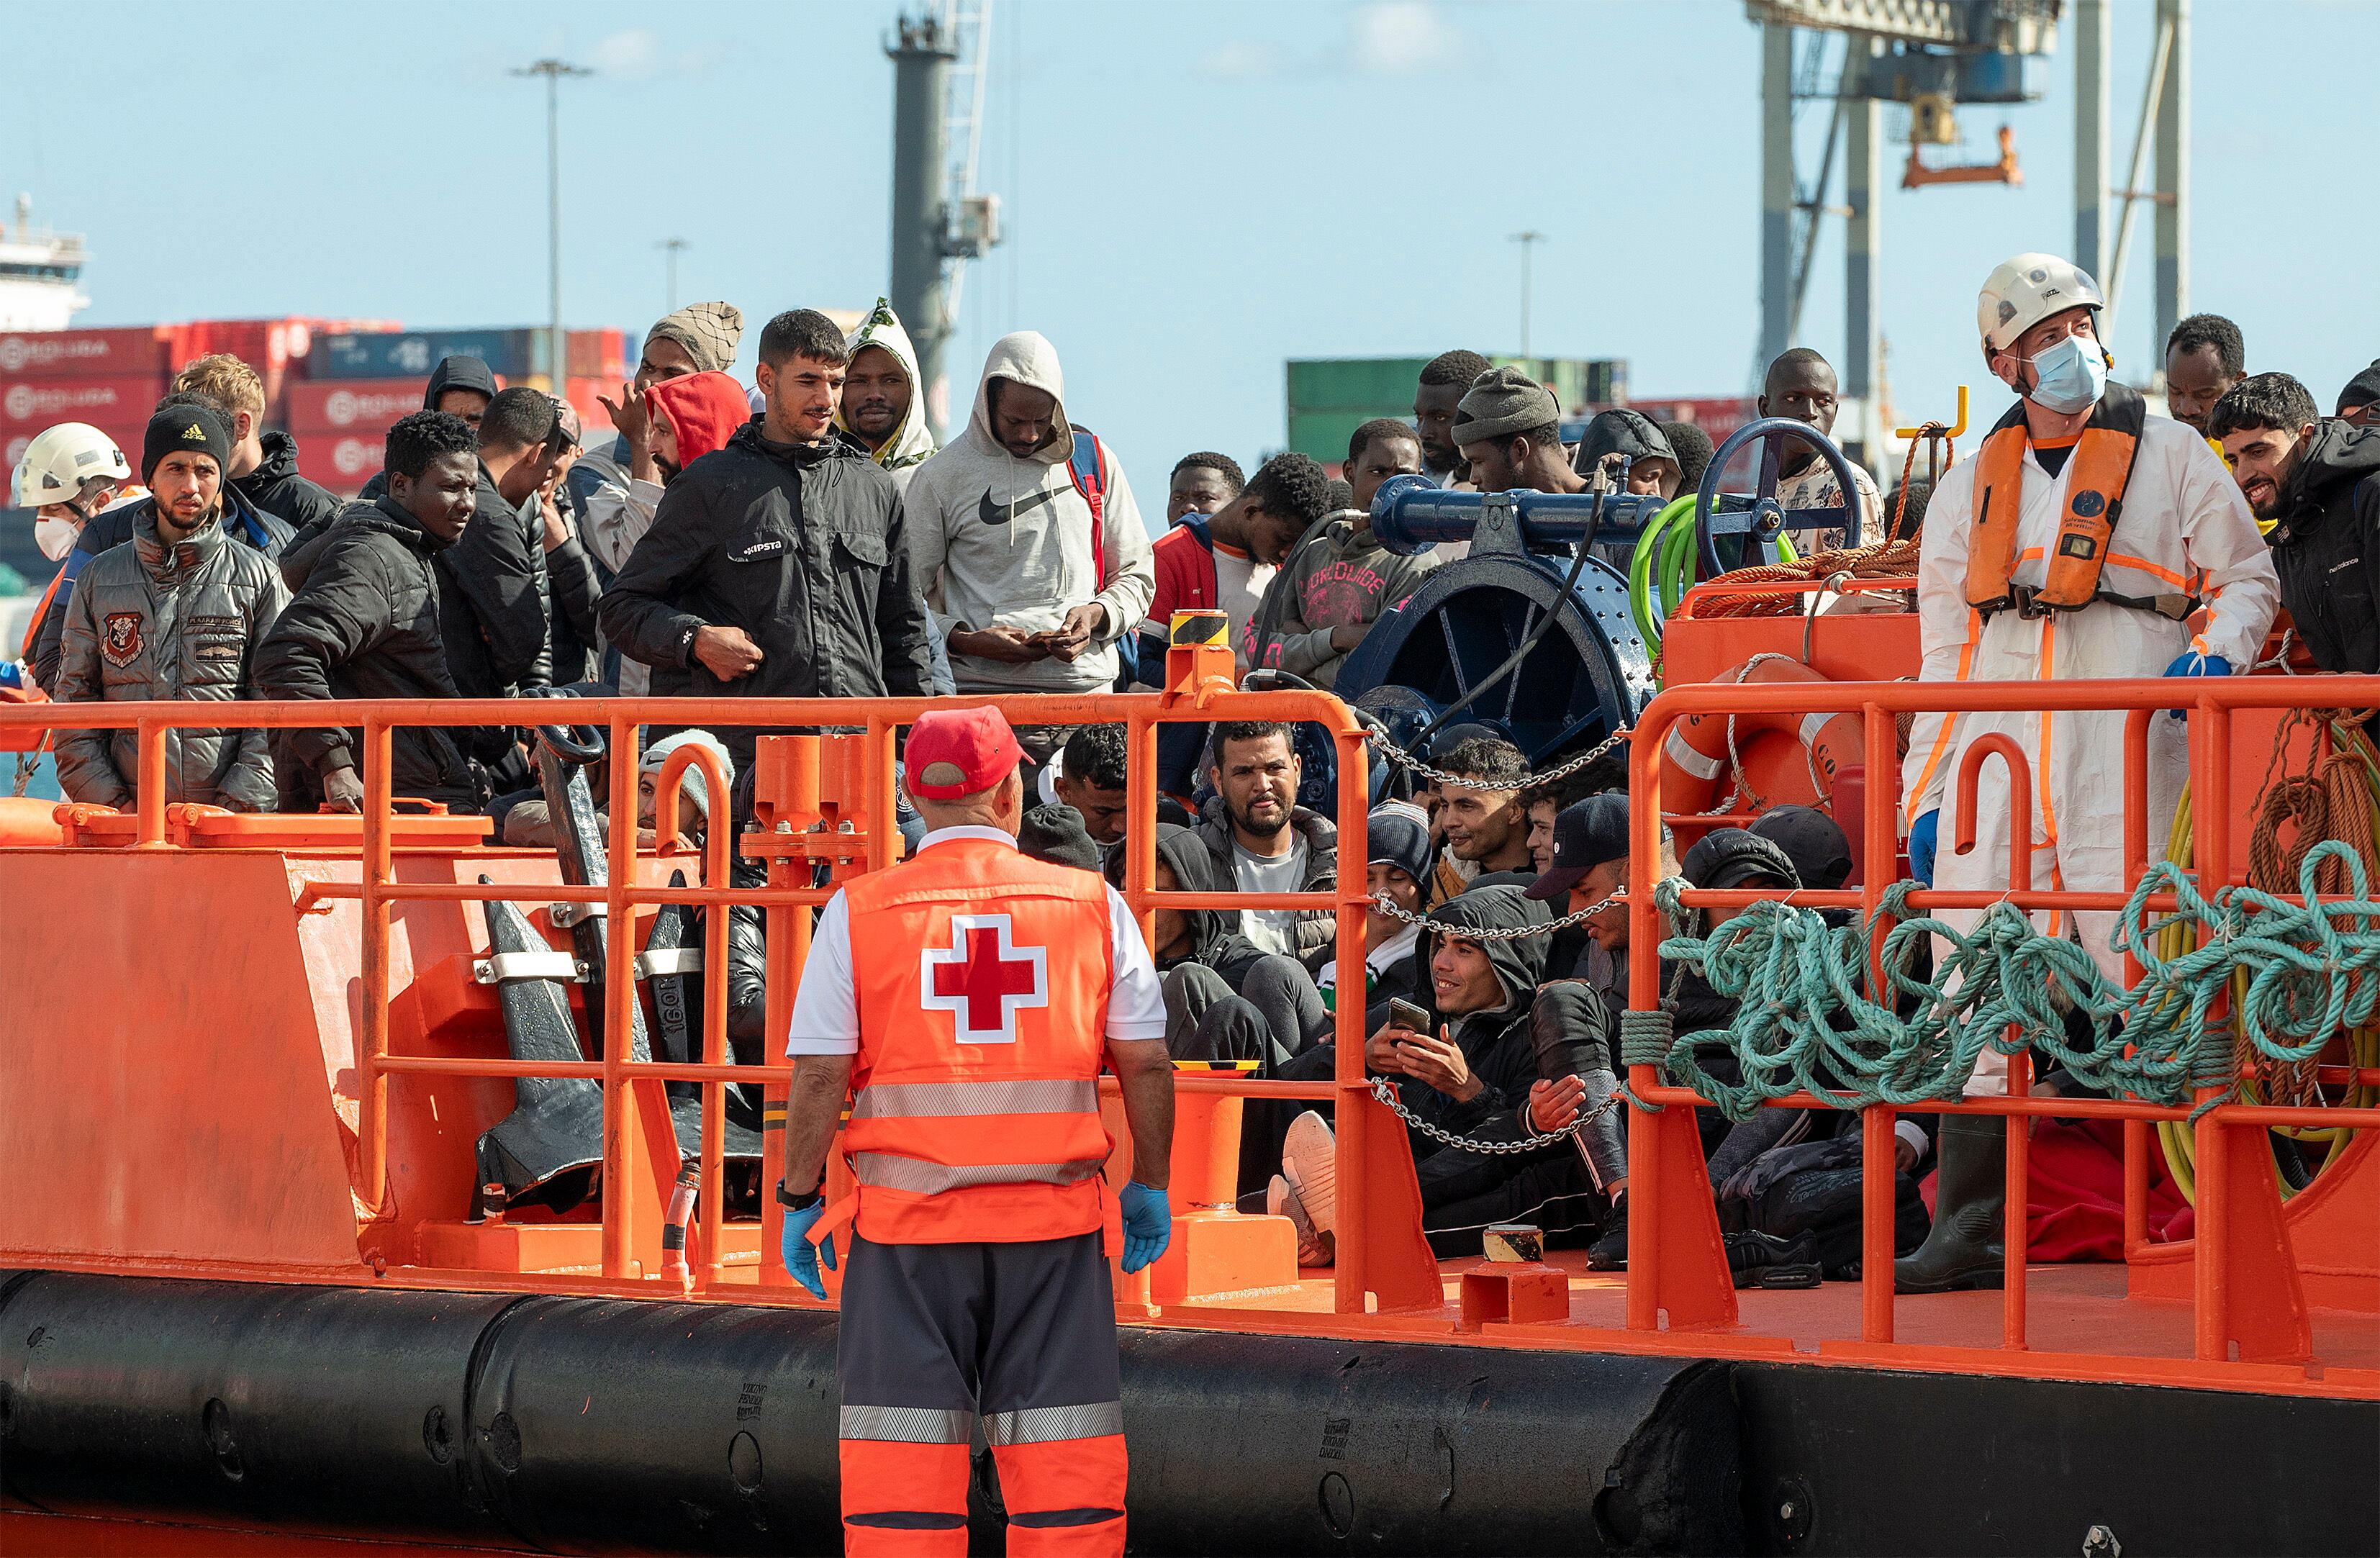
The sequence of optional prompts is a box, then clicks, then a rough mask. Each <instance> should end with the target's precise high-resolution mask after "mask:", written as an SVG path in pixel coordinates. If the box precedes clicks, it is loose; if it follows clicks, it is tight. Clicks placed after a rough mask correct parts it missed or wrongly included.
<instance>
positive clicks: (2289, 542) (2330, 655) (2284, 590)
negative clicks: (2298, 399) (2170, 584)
mask: <svg viewBox="0 0 2380 1558" xmlns="http://www.w3.org/2000/svg"><path fill="white" fill-rule="evenodd" d="M2268 539H2269V540H2270V541H2271V542H2272V545H2273V567H2274V569H2275V571H2276V572H2277V573H2278V574H2279V575H2280V576H2281V604H2282V605H2284V606H2287V607H2288V608H2289V617H2290V619H2291V620H2292V621H2294V622H2295V623H2296V624H2297V629H2298V636H2299V637H2300V638H2301V639H2304V640H2305V642H2306V648H2307V649H2308V650H2309V651H2312V652H2313V659H2314V663H2315V664H2317V665H2319V666H2321V667H2322V668H2323V669H2324V670H2325V671H2350V672H2359V673H2362V674H2364V675H2367V676H2368V675H2370V674H2371V673H2373V672H2374V671H2380V428H2368V427H2367V428H2359V427H2356V426H2355V425H2353V424H2352V423H2350V422H2342V421H2338V420H2330V419H2325V420H2323V421H2320V422H2317V423H2315V424H2314V430H2313V435H2312V436H2311V437H2310V438H2308V439H2307V440H2306V444H2305V447H2304V448H2303V449H2302V450H2301V451H2299V454H2298V463H2297V469H2294V470H2292V471H2290V472H2289V480H2288V481H2287V482H2285V483H2284V484H2283V485H2282V487H2281V496H2280V518H2279V523H2277V524H2276V525H2275V526H2274V527H2273V530H2272V534H2271V536H2270V537H2269V538H2268Z"/></svg>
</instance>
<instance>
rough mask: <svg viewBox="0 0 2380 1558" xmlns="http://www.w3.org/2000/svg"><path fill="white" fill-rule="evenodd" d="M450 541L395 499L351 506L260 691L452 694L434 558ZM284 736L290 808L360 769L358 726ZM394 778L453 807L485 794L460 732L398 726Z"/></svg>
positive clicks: (262, 660) (317, 563) (331, 535)
mask: <svg viewBox="0 0 2380 1558" xmlns="http://www.w3.org/2000/svg"><path fill="white" fill-rule="evenodd" d="M467 529H468V528H467ZM445 549H446V543H445V542H442V541H439V540H438V539H437V538H436V537H434V536H431V534H429V533H428V532H427V531H425V530H423V529H422V528H421V524H420V521H419V520H417V519H415V518H414V517H413V516H412V515H410V514H407V512H406V511H405V510H404V509H402V508H400V507H398V506H397V505H396V503H395V500H394V499H390V498H383V499H381V500H380V501H379V502H377V503H369V504H363V503H359V504H356V505H352V506H350V507H349V508H348V510H347V512H346V515H345V516H344V517H342V518H341V519H340V521H339V523H338V524H336V525H334V526H333V527H332V528H331V529H329V530H328V531H327V532H325V534H324V536H323V538H322V545H321V546H320V548H319V549H318V550H317V551H316V552H315V554H314V556H313V558H312V564H311V566H310V568H309V569H308V570H307V573H306V582H305V584H304V585H303V587H301V588H300V589H299V590H297V593H296V594H295V595H294V596H293V597H291V599H290V602H289V604H288V605H287V606H286V607H285V608H283V610H282V613H281V616H280V619H279V620H278V621H277V622H275V623H274V624H273V631H272V632H271V633H270V634H268V635H267V636H266V637H265V639H264V642H263V644H262V645H261V647H260V648H259V649H258V651H257V654H256V670H255V676H256V683H257V696H259V697H260V698H268V699H273V698H322V699H332V698H341V699H345V698H452V697H454V696H455V678H454V675H453V673H451V672H450V671H449V670H448V669H447V666H446V646H445V643H444V641H443V638H442V637H441V634H440V631H439V618H440V615H441V613H440V610H439V598H438V593H439V580H438V569H437V567H436V566H435V564H434V561H433V559H434V558H435V557H436V556H437V555H438V554H440V553H441V552H443V551H444V550H445ZM280 734H281V739H280V741H279V742H278V743H277V745H276V747H275V755H276V757H277V758H278V759H280V760H281V761H279V762H278V764H277V766H278V767H279V768H280V770H281V774H282V789H283V796H282V803H283V806H284V807H285V809H287V808H291V807H293V805H294V806H295V807H297V808H298V809H309V810H310V809H312V803H313V800H314V799H316V798H319V797H320V796H321V793H322V778H323V776H324V775H326V774H329V773H333V772H334V771H336V770H337V769H340V768H343V767H352V768H354V769H355V770H356V772H357V773H358V774H359V775H360V774H361V773H362V772H363V759H362V741H361V738H360V735H359V733H358V732H357V731H354V730H340V729H328V730H292V731H286V732H283V733H280ZM391 777H392V780H393V787H394V790H395V794H397V795H399V796H418V797H423V798H425V799H429V800H435V801H443V802H444V803H445V804H446V805H447V806H448V807H449V808H450V809H455V810H460V811H476V810H478V809H479V808H480V803H481V802H482V800H483V799H484V797H483V796H482V795H481V793H480V779H479V775H478V773H477V772H476V771H475V769H474V768H473V766H472V764H471V763H470V761H468V759H467V758H466V757H465V755H464V751H463V749H462V747H461V746H460V745H459V744H458V741H457V736H456V733H455V732H453V731H449V730H445V729H441V728H437V727H431V726H399V727H398V728H397V730H396V733H395V741H394V755H393V767H392V774H391Z"/></svg>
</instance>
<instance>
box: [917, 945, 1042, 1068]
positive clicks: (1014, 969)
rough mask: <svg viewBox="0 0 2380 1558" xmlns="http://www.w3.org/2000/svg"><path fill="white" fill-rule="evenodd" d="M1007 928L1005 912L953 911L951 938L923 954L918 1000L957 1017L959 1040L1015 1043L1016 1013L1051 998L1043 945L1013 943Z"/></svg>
mask: <svg viewBox="0 0 2380 1558" xmlns="http://www.w3.org/2000/svg"><path fill="white" fill-rule="evenodd" d="M1008 932H1009V921H1008V916H1006V915H1004V914H954V915H953V916H951V944H950V945H949V946H948V947H947V948H944V947H930V946H929V947H928V948H927V949H926V950H925V952H924V954H923V955H922V957H921V959H920V963H919V968H918V978H917V988H918V992H919V998H920V1001H921V1004H923V1005H924V1006H925V1008H926V1009H927V1010H928V1011H929V1012H949V1013H951V1014H952V1015H953V1016H954V1017H956V1018H957V1019H958V1041H959V1042H960V1043H962V1044H1014V1043H1015V1042H1016V1014H1017V1013H1018V1012H1019V1011H1022V1010H1023V1009H1024V1008H1026V1007H1027V1006H1047V1005H1048V1004H1050V956H1049V952H1048V949H1046V948H1043V947H1038V946H1013V945H1011V944H1010V943H1009V939H1008Z"/></svg>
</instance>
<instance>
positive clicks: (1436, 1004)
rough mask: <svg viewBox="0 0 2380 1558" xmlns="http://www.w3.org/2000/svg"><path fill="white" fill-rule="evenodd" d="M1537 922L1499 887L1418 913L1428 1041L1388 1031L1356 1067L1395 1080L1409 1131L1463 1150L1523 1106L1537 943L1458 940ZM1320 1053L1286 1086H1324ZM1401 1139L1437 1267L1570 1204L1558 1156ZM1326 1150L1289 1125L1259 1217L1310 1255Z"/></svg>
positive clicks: (1318, 1240) (1540, 918)
mask: <svg viewBox="0 0 2380 1558" xmlns="http://www.w3.org/2000/svg"><path fill="white" fill-rule="evenodd" d="M1547 918H1548V917H1547V914H1546V909H1545V906H1544V905H1542V904H1540V903H1538V902H1536V901H1535V900H1534V899H1531V898H1529V897H1528V896H1526V895H1524V893H1523V892H1522V890H1521V889H1520V887H1518V886H1515V885H1509V884H1500V885H1492V886H1480V887H1474V888H1473V889H1471V890H1470V891H1469V892H1467V893H1464V894H1463V895H1461V896H1460V897H1457V898H1455V899H1454V900H1452V901H1451V902H1450V903H1447V904H1444V905H1442V906H1440V907H1439V908H1438V909H1436V910H1435V911H1433V913H1432V914H1431V916H1430V919H1431V921H1432V923H1433V924H1435V925H1439V926H1444V927H1446V928H1447V929H1444V930H1439V931H1431V932H1429V933H1428V936H1427V943H1428V951H1427V967H1428V969H1429V980H1430V997H1431V998H1430V1004H1431V1007H1432V1009H1433V1010H1434V1011H1435V1013H1436V1017H1437V1020H1436V1021H1435V1022H1434V1023H1433V1025H1432V1026H1433V1029H1434V1031H1432V1032H1428V1033H1419V1032H1415V1031H1414V1030H1413V1029H1408V1028H1403V1027H1399V1026H1395V1025H1390V1026H1387V1027H1383V1028H1381V1029H1378V1030H1377V1031H1375V1032H1374V1033H1373V1034H1372V1036H1371V1038H1370V1039H1369V1040H1367V1041H1366V1042H1365V1045H1364V1064H1365V1068H1366V1070H1367V1071H1369V1072H1371V1073H1373V1074H1374V1075H1378V1076H1385V1077H1393V1078H1395V1080H1396V1086H1397V1092H1398V1095H1399V1102H1400V1103H1401V1104H1402V1106H1403V1109H1404V1111H1405V1113H1406V1114H1409V1115H1410V1116H1412V1118H1413V1120H1414V1121H1416V1122H1426V1123H1427V1124H1429V1125H1431V1126H1437V1127H1438V1128H1439V1129H1440V1130H1443V1131H1448V1132H1451V1133H1452V1134H1454V1135H1457V1136H1463V1137H1473V1138H1476V1137H1478V1136H1479V1135H1480V1134H1481V1133H1482V1132H1483V1131H1487V1132H1492V1131H1494V1130H1496V1129H1497V1128H1498V1125H1499V1118H1500V1117H1504V1118H1507V1119H1509V1118H1510V1117H1511V1116H1512V1115H1513V1114H1515V1113H1516V1112H1517V1111H1518V1110H1520V1109H1521V1108H1522V1107H1523V1106H1524V1104H1526V1103H1527V1102H1529V1099H1530V1095H1531V1092H1532V1090H1533V1085H1534V1084H1535V1083H1536V1080H1537V1065H1536V1048H1535V1044H1534V1041H1533V1040H1532V1038H1531V1035H1530V1027H1531V1022H1530V1009H1531V1006H1532V1004H1533V1003H1534V1002H1535V1000H1536V993H1537V981H1538V980H1539V979H1540V978H1541V977H1542V976H1543V974H1544V971H1545V957H1546V938H1545V937H1544V936H1542V935H1530V936H1512V937H1495V938H1485V937H1482V938H1477V939H1475V938H1473V937H1471V936H1467V935H1465V934H1463V931H1466V930H1476V931H1489V930H1517V929H1520V928H1522V927H1524V926H1533V925H1543V924H1544V923H1545V922H1546V919H1547ZM1332 1049H1333V1046H1331V1045H1328V1044H1318V1045H1316V1046H1315V1047H1314V1048H1313V1049H1311V1050H1308V1051H1307V1052H1306V1053H1305V1055H1303V1056H1301V1057H1299V1059H1298V1061H1297V1062H1296V1063H1294V1064H1293V1065H1292V1066H1291V1067H1289V1068H1288V1072H1287V1073H1286V1074H1289V1075H1294V1076H1297V1077H1307V1076H1314V1077H1324V1076H1328V1075H1330V1068H1331V1065H1332V1064H1333V1061H1332V1059H1331V1056H1330V1052H1331V1051H1332ZM1540 1090H1541V1089H1540ZM1407 1131H1408V1136H1409V1138H1410V1140H1411V1142H1412V1144H1413V1149H1414V1165H1415V1171H1416V1172H1417V1174H1418V1175H1419V1176H1420V1180H1421V1205H1422V1227H1423V1228H1424V1229H1425V1230H1426V1231H1427V1233H1428V1235H1429V1241H1430V1248H1432V1249H1434V1250H1436V1251H1437V1252H1438V1253H1439V1256H1441V1257H1447V1256H1454V1255H1463V1254H1476V1253H1477V1252H1478V1250H1479V1247H1480V1234H1481V1232H1482V1231H1483V1230H1484V1229H1486V1228H1487V1227H1488V1225H1489V1224H1491V1223H1506V1222H1512V1221H1514V1220H1516V1219H1518V1220H1521V1221H1535V1220H1536V1215H1538V1214H1539V1211H1540V1209H1541V1208H1542V1207H1544V1206H1545V1205H1546V1204H1547V1203H1548V1202H1549V1201H1552V1200H1554V1199H1558V1198H1563V1197H1568V1196H1574V1195H1576V1194H1578V1192H1577V1191H1576V1190H1575V1189H1574V1188H1573V1180H1572V1178H1570V1177H1569V1176H1568V1175H1565V1173H1564V1172H1563V1164H1562V1158H1563V1154H1564V1152H1565V1149H1563V1148H1562V1147H1560V1145H1559V1144H1557V1145H1554V1146H1550V1147H1547V1148H1543V1149H1540V1150H1537V1151H1536V1152H1531V1153H1483V1152H1476V1151H1471V1150H1465V1149H1463V1148H1459V1147H1441V1146H1439V1144H1438V1143H1437V1142H1436V1141H1435V1140H1434V1139H1432V1138H1428V1137H1427V1136H1425V1135H1423V1134H1422V1132H1421V1131H1420V1130H1419V1129H1418V1128H1417V1126H1412V1125H1409V1126H1408V1127H1407ZM1336 1150H1337V1144H1336V1141H1335V1140H1334V1138H1333V1137H1332V1135H1331V1131H1330V1126H1328V1125H1327V1124H1325V1123H1324V1121H1323V1119H1322V1116H1321V1115H1320V1114H1316V1113H1314V1112H1311V1111H1309V1112H1307V1113H1305V1114H1300V1115H1299V1116H1298V1117H1297V1119H1296V1120H1295V1121H1294V1122H1293V1124H1292V1125H1291V1126H1290V1127H1289V1133H1288V1137H1287V1138H1286V1140H1285V1141H1284V1142H1283V1144H1282V1153H1281V1177H1280V1178H1279V1179H1278V1180H1276V1181H1275V1182H1274V1185H1273V1187H1272V1191H1271V1194H1270V1195H1269V1197H1268V1201H1267V1204H1268V1208H1269V1210H1272V1211H1276V1212H1278V1213H1281V1214H1285V1215H1287V1216H1288V1217H1289V1218H1290V1220H1291V1221H1292V1222H1293V1223H1296V1224H1297V1227H1298V1233H1299V1235H1300V1241H1301V1244H1302V1245H1303V1246H1305V1247H1306V1248H1308V1249H1309V1250H1313V1249H1318V1248H1324V1246H1323V1237H1322V1236H1323V1235H1328V1234H1330V1233H1331V1232H1332V1230H1333V1229H1334V1227H1335V1226H1336V1223H1337V1210H1338V1209H1337V1201H1338V1198H1337V1194H1336V1190H1337V1186H1336V1182H1335V1181H1336V1171H1335V1159H1334V1156H1333V1154H1334V1153H1335V1152H1336Z"/></svg>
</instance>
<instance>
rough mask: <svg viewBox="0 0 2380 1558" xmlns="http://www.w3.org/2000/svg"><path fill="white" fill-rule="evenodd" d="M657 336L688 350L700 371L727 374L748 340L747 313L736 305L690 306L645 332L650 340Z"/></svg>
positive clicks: (687, 352)
mask: <svg viewBox="0 0 2380 1558" xmlns="http://www.w3.org/2000/svg"><path fill="white" fill-rule="evenodd" d="M656 335H658V336H660V337H661V338H662V340H664V341H675V342H676V343H677V344H678V345H679V346H681V347H685V348H686V356H688V357H690V358H692V359H694V371H696V372H698V373H718V372H723V371H726V370H727V369H728V368H729V367H730V366H731V365H733V364H734V362H735V348H736V347H737V346H738V345H740V344H741V343H742V341H743V339H744V310H741V309H739V308H737V307H736V306H735V304H733V303H688V304H687V305H686V307H685V308H682V309H680V310H677V312H675V313H674V314H664V315H662V319H661V322H660V323H657V324H655V325H654V326H653V327H652V328H651V329H650V330H649V331H647V332H645V339H646V340H648V341H650V340H651V339H652V338H653V337H654V336H656Z"/></svg>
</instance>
